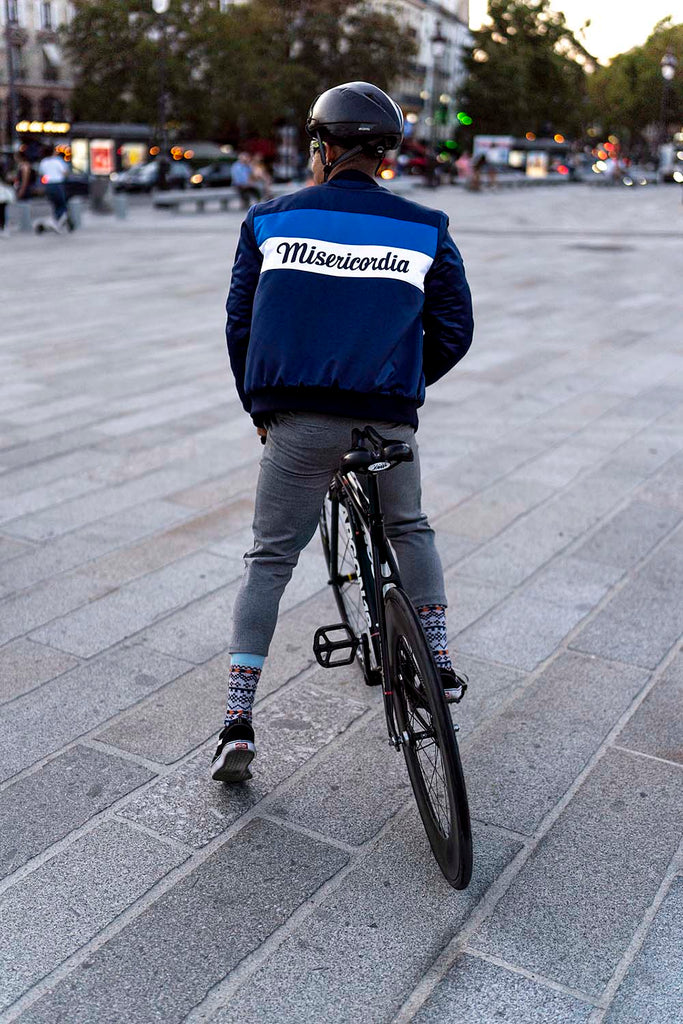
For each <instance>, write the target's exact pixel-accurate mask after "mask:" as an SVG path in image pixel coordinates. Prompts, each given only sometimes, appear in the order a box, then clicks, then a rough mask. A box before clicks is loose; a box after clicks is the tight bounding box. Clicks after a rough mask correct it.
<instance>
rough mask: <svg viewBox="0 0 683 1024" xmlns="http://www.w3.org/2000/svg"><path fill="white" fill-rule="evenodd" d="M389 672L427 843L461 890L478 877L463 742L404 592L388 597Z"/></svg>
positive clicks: (455, 886)
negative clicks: (459, 740)
mask: <svg viewBox="0 0 683 1024" xmlns="http://www.w3.org/2000/svg"><path fill="white" fill-rule="evenodd" d="M385 610H386V624H387V641H388V644H389V667H390V672H391V686H392V691H393V699H394V708H395V713H396V721H397V724H398V727H399V731H400V733H401V734H402V735H403V738H404V743H403V753H404V756H405V759H406V765H407V768H408V775H409V776H410V782H411V785H412V787H413V792H414V794H415V800H416V802H417V806H418V810H419V812H420V816H421V818H422V821H423V824H424V827H425V831H426V833H427V838H428V839H429V843H430V845H431V847H432V851H433V853H434V856H435V858H436V861H437V863H438V865H439V867H440V868H441V870H442V872H443V873H444V875H445V877H446V878H447V880H448V881H449V882H450V884H451V885H452V886H453V887H454V888H455V889H465V888H466V887H467V885H468V884H469V881H470V878H471V876H472V834H471V828H470V814H469V807H468V803H467V791H466V789H465V779H464V776H463V771H462V765H461V763H460V754H459V752H458V743H457V740H456V738H455V732H454V729H453V723H452V721H451V716H450V712H449V710H448V705H447V704H446V701H445V698H444V695H443V683H442V682H441V679H440V677H439V674H438V672H437V670H436V666H435V664H434V659H433V658H432V654H431V651H430V650H429V646H428V644H427V640H426V638H425V635H424V632H423V630H422V627H421V625H420V620H419V619H418V617H417V613H416V612H415V610H414V608H413V607H412V605H411V604H410V601H409V600H408V598H407V597H406V595H405V594H404V593H403V591H402V590H399V589H397V588H393V589H391V590H389V591H388V592H387V594H386V597H385Z"/></svg>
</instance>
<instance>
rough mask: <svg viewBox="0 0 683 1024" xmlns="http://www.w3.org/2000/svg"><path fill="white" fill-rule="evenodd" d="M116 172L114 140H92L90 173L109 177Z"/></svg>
mask: <svg viewBox="0 0 683 1024" xmlns="http://www.w3.org/2000/svg"><path fill="white" fill-rule="evenodd" d="M113 171H114V140H113V139H92V140H91V142H90V173H91V174H96V175H109V174H112V173H113Z"/></svg>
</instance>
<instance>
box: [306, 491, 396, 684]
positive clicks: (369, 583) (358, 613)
mask: <svg viewBox="0 0 683 1024" xmlns="http://www.w3.org/2000/svg"><path fill="white" fill-rule="evenodd" d="M320 539H321V540H322V545H323V552H324V554H325V562H326V563H327V568H328V572H329V576H330V583H331V584H332V590H333V591H334V597H335V601H336V602H337V607H338V609H339V614H340V615H341V617H342V620H343V621H344V622H345V623H346V624H347V625H348V626H349V627H350V628H351V630H352V631H353V633H354V634H355V635H356V636H357V637H358V639H359V640H360V646H359V648H358V653H357V655H356V658H357V660H358V663H359V665H360V667H361V669H362V671H363V676H364V678H365V682H366V683H367V684H368V686H376V685H378V684H379V683H381V673H380V670H379V667H378V659H377V652H376V650H375V646H374V643H373V640H372V637H371V635H370V624H371V623H372V622H376V621H377V616H376V614H375V594H374V587H373V575H372V564H371V561H370V555H369V554H368V547H367V542H366V538H365V532H364V530H363V527H362V526H361V524H360V523H359V521H358V517H357V515H356V513H355V512H354V510H353V508H350V507H347V506H346V505H343V504H341V503H340V502H339V500H338V498H334V497H333V498H331V497H330V496H329V495H327V497H326V498H325V501H324V502H323V507H322V511H321V513H320ZM335 555H336V558H335Z"/></svg>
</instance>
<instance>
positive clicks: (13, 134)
mask: <svg viewBox="0 0 683 1024" xmlns="http://www.w3.org/2000/svg"><path fill="white" fill-rule="evenodd" d="M9 14H10V11H9V0H5V46H6V52H7V117H8V121H9V142H10V144H11V146H12V149H13V150H14V152H16V151H17V149H18V148H19V145H18V136H17V90H16V84H15V80H14V56H13V54H12V25H11V23H10V16H9ZM3 134H4V132H3Z"/></svg>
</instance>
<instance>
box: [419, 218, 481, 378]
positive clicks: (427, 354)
mask: <svg viewBox="0 0 683 1024" xmlns="http://www.w3.org/2000/svg"><path fill="white" fill-rule="evenodd" d="M422 325H423V328H424V339H423V348H422V352H423V355H422V368H423V372H424V375H425V383H426V384H433V383H434V382H435V381H437V380H439V378H440V377H443V376H444V374H445V373H448V371H449V370H450V369H452V368H453V367H454V366H455V364H456V363H457V362H459V361H460V360H461V359H462V357H463V356H464V355H465V353H466V352H467V350H468V349H469V347H470V345H471V344H472V333H473V330H474V320H473V317H472V296H471V295H470V288H469V285H468V283H467V278H466V277H465V268H464V266H463V262H462V256H461V255H460V253H459V252H458V250H457V248H456V245H455V242H454V241H453V239H452V238H451V236H450V234H449V232H448V220H445V222H444V225H443V229H442V234H441V239H440V243H439V246H438V249H437V252H436V257H435V258H434V262H433V263H432V265H431V267H430V268H429V271H428V273H427V276H426V277H425V300H424V308H423V312H422Z"/></svg>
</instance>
